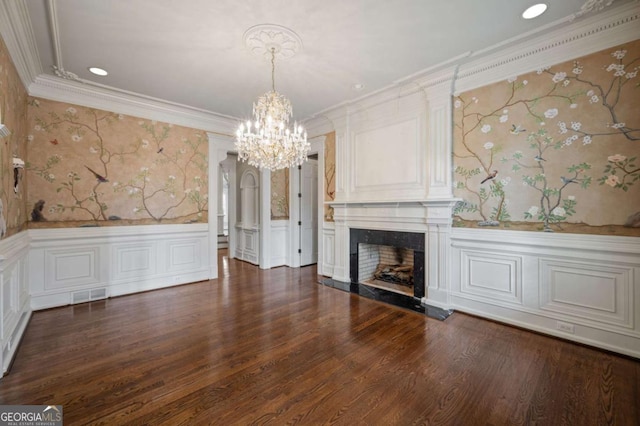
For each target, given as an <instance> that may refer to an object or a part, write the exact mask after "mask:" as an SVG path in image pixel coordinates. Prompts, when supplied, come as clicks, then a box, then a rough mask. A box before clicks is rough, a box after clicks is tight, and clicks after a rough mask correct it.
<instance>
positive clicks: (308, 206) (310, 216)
mask: <svg viewBox="0 0 640 426" xmlns="http://www.w3.org/2000/svg"><path fill="white" fill-rule="evenodd" d="M313 157H314V156H310V157H309V160H308V161H307V162H305V163H304V164H302V166H301V167H300V168H299V169H298V172H299V174H300V175H299V179H300V180H299V182H300V197H299V198H300V206H299V207H300V212H299V218H300V220H299V222H298V225H299V227H300V246H299V247H300V266H307V265H312V264H315V263H318V159H317V154H316V155H315V158H313Z"/></svg>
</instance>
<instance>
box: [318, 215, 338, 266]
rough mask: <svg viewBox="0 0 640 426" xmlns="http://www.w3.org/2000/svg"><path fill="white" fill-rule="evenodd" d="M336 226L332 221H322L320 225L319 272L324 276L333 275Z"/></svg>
mask: <svg viewBox="0 0 640 426" xmlns="http://www.w3.org/2000/svg"><path fill="white" fill-rule="evenodd" d="M335 246H336V228H335V225H334V223H333V222H324V223H323V225H322V265H321V267H322V270H321V272H320V271H319V273H320V274H321V275H324V276H326V277H331V276H333V267H334V265H335V263H336V249H335Z"/></svg>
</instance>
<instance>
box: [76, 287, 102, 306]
mask: <svg viewBox="0 0 640 426" xmlns="http://www.w3.org/2000/svg"><path fill="white" fill-rule="evenodd" d="M106 298H107V289H106V288H94V289H91V290H81V291H76V292H74V293H72V294H71V304H73V305H75V304H76V303H85V302H91V301H94V300H100V299H106Z"/></svg>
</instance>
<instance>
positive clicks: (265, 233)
mask: <svg viewBox="0 0 640 426" xmlns="http://www.w3.org/2000/svg"><path fill="white" fill-rule="evenodd" d="M259 201H260V255H259V258H258V263H259V265H260V269H271V171H270V170H269V169H262V170H260V197H259Z"/></svg>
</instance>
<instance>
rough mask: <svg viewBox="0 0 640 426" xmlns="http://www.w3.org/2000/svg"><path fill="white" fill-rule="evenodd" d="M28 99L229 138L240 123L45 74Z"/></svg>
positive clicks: (164, 102) (33, 84)
mask: <svg viewBox="0 0 640 426" xmlns="http://www.w3.org/2000/svg"><path fill="white" fill-rule="evenodd" d="M28 91H29V95H30V96H35V97H40V98H45V99H51V100H54V101H59V102H67V103H72V104H76V105H81V106H86V107H90V108H97V109H102V110H106V111H112V112H115V113H118V114H126V115H131V116H134V117H140V118H147V119H150V120H157V121H162V122H166V123H172V124H176V125H180V126H185V127H191V128H195V129H200V130H206V131H210V132H215V133H222V134H229V135H232V134H233V132H234V130H235V128H236V126H237V125H238V122H239V120H238V119H236V118H234V117H229V116H225V115H222V114H215V113H212V112H209V111H206V110H202V109H197V108H193V107H190V106H187V105H182V104H177V103H171V102H167V101H164V100H161V99H156V98H152V97H148V96H142V95H140V94H137V93H133V92H127V91H124V90H117V89H114V88H111V87H108V86H102V85H97V84H90V83H88V82H86V81H85V80H83V82H77V81H72V80H65V79H61V78H58V77H54V76H51V75H47V74H42V75H39V76H38V77H36V79H35V81H34V82H33V83H32V84H31V85H30V86H29V88H28Z"/></svg>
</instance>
